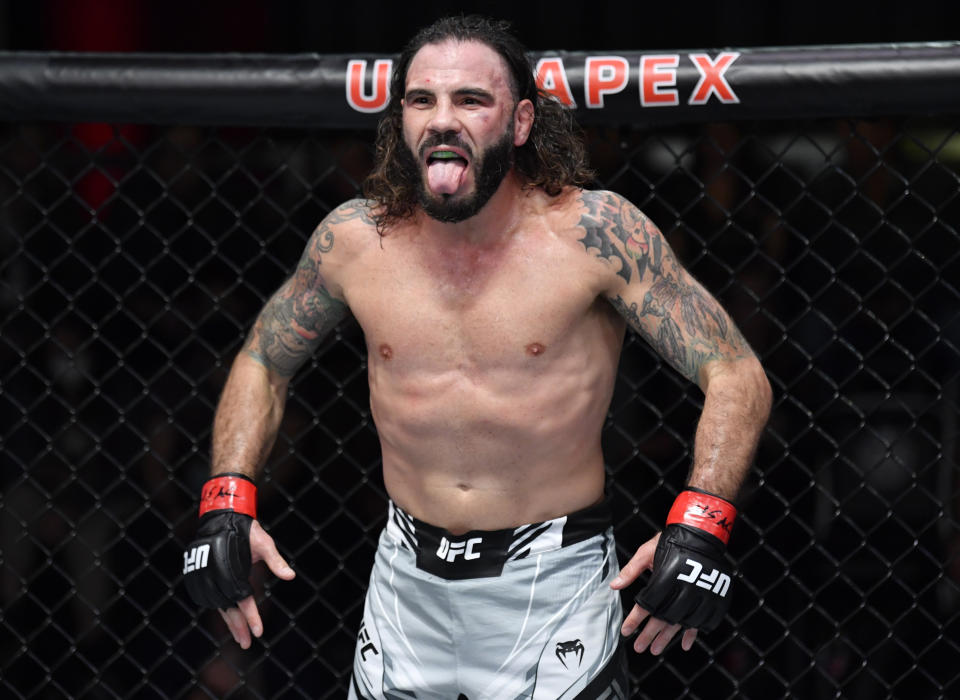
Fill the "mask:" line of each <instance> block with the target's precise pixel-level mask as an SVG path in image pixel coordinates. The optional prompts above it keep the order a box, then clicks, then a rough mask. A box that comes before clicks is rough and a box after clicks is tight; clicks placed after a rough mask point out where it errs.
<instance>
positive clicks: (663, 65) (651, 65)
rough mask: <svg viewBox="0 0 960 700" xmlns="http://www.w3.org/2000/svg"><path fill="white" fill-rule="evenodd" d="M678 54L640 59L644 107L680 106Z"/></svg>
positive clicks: (642, 57)
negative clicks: (673, 88)
mask: <svg viewBox="0 0 960 700" xmlns="http://www.w3.org/2000/svg"><path fill="white" fill-rule="evenodd" d="M679 65H680V56H679V55H678V54H663V55H651V56H641V57H640V104H641V105H643V106H644V107H675V106H676V105H678V104H680V98H679V97H678V96H677V91H676V90H671V89H669V88H672V87H675V86H676V84H677V66H679Z"/></svg>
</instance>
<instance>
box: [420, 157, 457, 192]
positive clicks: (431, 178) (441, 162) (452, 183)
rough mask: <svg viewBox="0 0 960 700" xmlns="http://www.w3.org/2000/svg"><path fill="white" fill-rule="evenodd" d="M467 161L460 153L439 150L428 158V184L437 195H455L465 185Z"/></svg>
mask: <svg viewBox="0 0 960 700" xmlns="http://www.w3.org/2000/svg"><path fill="white" fill-rule="evenodd" d="M466 172H467V159H466V158H464V157H463V156H462V155H461V154H460V153H458V152H456V151H452V150H448V149H443V148H439V149H437V150H435V151H433V152H431V153H430V154H429V155H428V156H427V184H428V185H429V187H430V189H431V190H432V191H433V192H435V193H437V194H453V193H455V192H456V191H457V190H458V189H460V185H462V184H463V179H464V176H465V175H466Z"/></svg>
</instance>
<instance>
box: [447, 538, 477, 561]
mask: <svg viewBox="0 0 960 700" xmlns="http://www.w3.org/2000/svg"><path fill="white" fill-rule="evenodd" d="M481 542H483V538H482V537H471V538H470V539H469V540H466V541H465V542H451V541H450V540H448V539H447V538H446V537H441V538H440V546H439V547H438V548H437V557H439V558H440V559H443V560H444V561H447V562H453V561H454V560H455V559H456V558H457V557H458V556H460V555H461V554H462V555H463V558H464V559H479V558H480V552H475V551H473V548H474V546H475V545H478V544H480V543H481Z"/></svg>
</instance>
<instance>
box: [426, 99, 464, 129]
mask: <svg viewBox="0 0 960 700" xmlns="http://www.w3.org/2000/svg"><path fill="white" fill-rule="evenodd" d="M460 127H461V124H460V119H459V117H458V116H457V110H456V109H455V108H454V105H453V102H451V101H450V100H448V99H441V100H437V103H436V105H435V106H434V108H433V113H432V114H431V115H430V121H429V122H428V123H427V129H429V130H430V131H433V132H435V133H438V134H442V133H445V132H448V131H452V132H454V133H458V134H459V133H460Z"/></svg>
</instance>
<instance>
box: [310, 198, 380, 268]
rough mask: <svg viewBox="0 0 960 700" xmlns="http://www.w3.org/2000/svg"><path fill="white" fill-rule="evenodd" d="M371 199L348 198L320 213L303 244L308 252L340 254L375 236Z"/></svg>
mask: <svg viewBox="0 0 960 700" xmlns="http://www.w3.org/2000/svg"><path fill="white" fill-rule="evenodd" d="M373 207H374V205H373V203H372V202H370V201H369V200H366V199H350V200H348V201H346V202H344V203H343V204H340V205H339V206H337V207H335V208H334V209H332V210H331V211H330V213H329V214H327V215H326V216H325V217H323V220H322V221H321V222H320V224H319V225H318V226H317V228H316V229H315V230H314V232H313V235H312V236H311V237H310V241H309V243H308V244H307V252H308V253H309V254H311V255H317V256H319V255H324V256H325V257H341V256H342V255H343V254H345V253H349V252H351V251H352V252H354V253H355V252H357V250H359V249H360V248H362V247H364V246H366V245H370V244H375V243H376V242H377V241H378V240H379V234H378V233H377V226H376V223H375V222H374V219H373Z"/></svg>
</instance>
